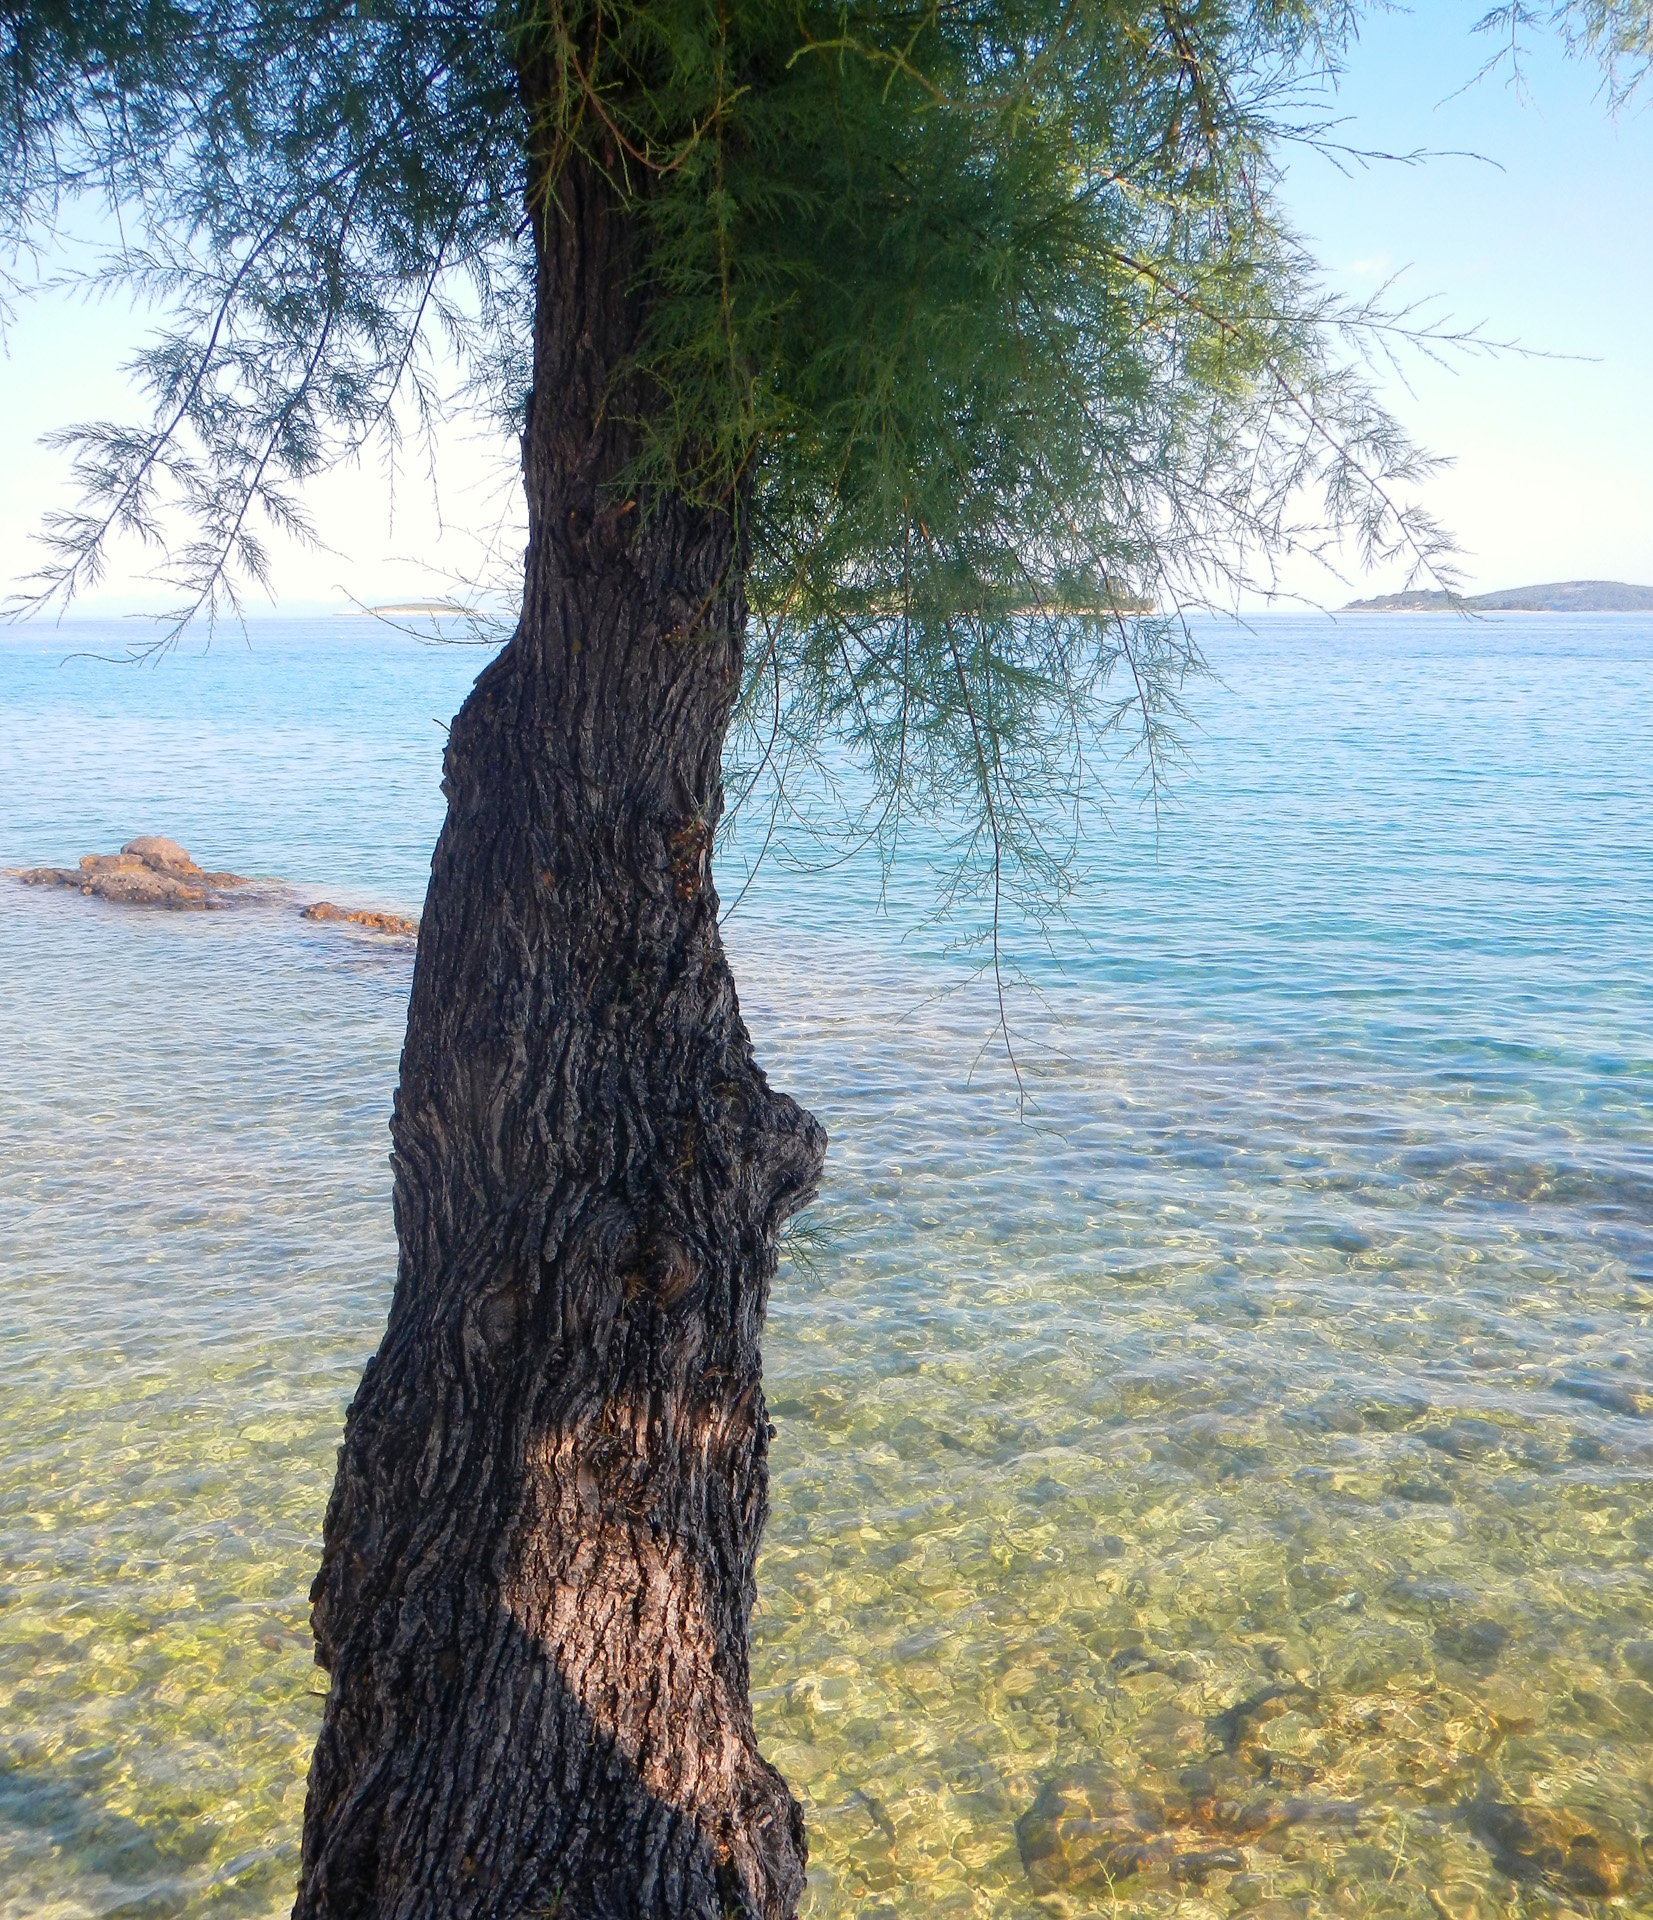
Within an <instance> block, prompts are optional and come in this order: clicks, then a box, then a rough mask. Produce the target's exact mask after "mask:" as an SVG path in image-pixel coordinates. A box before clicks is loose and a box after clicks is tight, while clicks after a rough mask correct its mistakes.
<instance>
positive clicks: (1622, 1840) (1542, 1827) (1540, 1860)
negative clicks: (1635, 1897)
mask: <svg viewBox="0 0 1653 1920" xmlns="http://www.w3.org/2000/svg"><path fill="white" fill-rule="evenodd" d="M1465 1813H1466V1820H1467V1824H1468V1826H1469V1830H1470V1832H1471V1833H1473V1834H1474V1835H1475V1837H1476V1839H1477V1840H1479V1841H1480V1842H1481V1844H1482V1845H1483V1846H1484V1847H1485V1848H1486V1849H1487V1851H1488V1852H1489V1853H1490V1854H1491V1855H1492V1860H1493V1865H1494V1866H1496V1867H1497V1868H1498V1870H1499V1871H1500V1872H1501V1873H1506V1874H1508V1875H1509V1877H1510V1878H1511V1879H1512V1880H1525V1881H1534V1880H1536V1881H1539V1882H1541V1883H1542V1884H1544V1885H1547V1886H1551V1887H1555V1888H1558V1889H1559V1890H1561V1891H1563V1892H1566V1893H1573V1894H1582V1895H1583V1896H1584V1897H1585V1898H1586V1899H1588V1900H1613V1899H1616V1898H1618V1896H1619V1895H1621V1894H1625V1893H1633V1892H1634V1891H1635V1890H1636V1889H1637V1888H1638V1887H1639V1886H1641V1885H1642V1883H1643V1881H1644V1879H1645V1878H1646V1875H1645V1874H1644V1872H1643V1870H1642V1866H1641V1863H1640V1861H1639V1860H1638V1859H1637V1858H1636V1849H1635V1846H1634V1844H1633V1842H1632V1841H1631V1840H1630V1838H1629V1837H1628V1836H1627V1835H1626V1834H1623V1833H1620V1832H1618V1831H1617V1830H1616V1829H1614V1828H1613V1827H1610V1826H1609V1825H1607V1823H1606V1822H1604V1821H1601V1820H1598V1819H1596V1818H1595V1817H1594V1816H1593V1815H1592V1816H1590V1817H1589V1818H1586V1817H1585V1816H1584V1815H1582V1814H1579V1813H1575V1812H1573V1811H1572V1809H1571V1808H1568V1807H1540V1806H1525V1807H1518V1806H1511V1805H1509V1804H1508V1803H1507V1802H1504V1801H1501V1800H1494V1799H1493V1798H1491V1796H1490V1795H1483V1796H1482V1797H1481V1798H1480V1799H1478V1800H1476V1801H1474V1802H1473V1803H1472V1804H1471V1805H1470V1806H1469V1807H1468V1808H1467V1809H1466V1810H1465Z"/></svg>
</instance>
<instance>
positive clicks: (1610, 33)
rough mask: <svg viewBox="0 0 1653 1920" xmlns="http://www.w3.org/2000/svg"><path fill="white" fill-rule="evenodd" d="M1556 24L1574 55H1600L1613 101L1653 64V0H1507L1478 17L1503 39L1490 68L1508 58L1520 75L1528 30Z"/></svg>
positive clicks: (1479, 26)
mask: <svg viewBox="0 0 1653 1920" xmlns="http://www.w3.org/2000/svg"><path fill="white" fill-rule="evenodd" d="M1544 29H1558V30H1559V31H1560V33H1561V34H1562V35H1563V37H1564V38H1565V40H1566V42H1567V46H1568V49H1569V50H1570V51H1571V52H1572V53H1574V54H1575V55H1580V56H1582V57H1584V58H1587V59H1593V60H1597V61H1599V62H1600V63H1601V66H1602V68H1603V70H1604V72H1605V74H1606V76H1607V86H1608V91H1609V93H1610V95H1611V97H1612V100H1613V104H1614V105H1615V106H1622V105H1623V104H1624V103H1625V102H1626V101H1627V100H1628V99H1629V98H1630V96H1631V95H1632V94H1633V93H1634V92H1635V91H1636V89H1637V88H1638V87H1639V86H1640V85H1641V83H1642V81H1643V80H1644V79H1645V78H1646V76H1647V71H1648V67H1649V65H1653V0H1538V4H1534V3H1533V0H1507V4H1505V5H1502V6H1497V7H1494V8H1493V9H1492V10H1491V12H1489V13H1486V14H1484V15H1483V16H1482V17H1481V19H1480V20H1479V21H1477V22H1476V28H1475V30H1476V32H1477V33H1485V34H1490V35H1493V36H1495V37H1496V38H1498V39H1500V40H1502V41H1503V43H1504V44H1503V45H1502V46H1501V48H1500V50H1499V52H1498V53H1497V54H1495V55H1494V56H1493V58H1492V60H1491V61H1490V62H1489V63H1488V68H1487V70H1488V71H1491V70H1492V69H1494V68H1497V67H1500V66H1503V65H1505V64H1506V63H1507V64H1508V65H1509V67H1510V68H1511V69H1512V71H1514V73H1515V74H1516V75H1517V76H1519V70H1520V61H1521V49H1522V39H1521V36H1522V34H1523V33H1524V32H1527V31H1529V30H1540V31H1541V30H1544Z"/></svg>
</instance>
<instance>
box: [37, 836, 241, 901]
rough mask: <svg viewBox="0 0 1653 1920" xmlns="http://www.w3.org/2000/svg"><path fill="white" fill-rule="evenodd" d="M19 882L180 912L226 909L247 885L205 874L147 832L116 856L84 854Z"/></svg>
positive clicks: (172, 844) (233, 877) (230, 876)
mask: <svg viewBox="0 0 1653 1920" xmlns="http://www.w3.org/2000/svg"><path fill="white" fill-rule="evenodd" d="M18 878H19V879H20V880H21V881H22V882H23V884H24V886H26V887H72V888H74V889H75V890H76V891H77V892H79V893H83V894H86V895H87V896H88V897H90V898H94V899H98V900H108V901H112V902H113V903H114V904H116V905H117V906H123V907H168V908H171V909H173V910H174V911H184V912H205V911H207V910H209V909H211V908H213V907H221V906H224V905H227V904H228V895H229V894H230V893H232V892H233V891H234V890H235V889H236V888H238V887H245V886H247V885H248V884H249V882H248V881H246V880H245V879H243V878H242V876H241V875H240V874H238V873H209V872H207V871H206V870H205V869H203V868H201V867H198V866H197V865H196V864H195V862H194V861H193V860H192V859H191V858H190V856H189V854H188V853H187V852H186V851H185V850H184V848H182V847H181V846H179V844H178V842H177V841H176V840H166V839H162V838H161V837H160V836H159V835H157V834H148V833H146V834H140V835H139V836H138V837H137V839H135V840H128V841H127V843H126V845H125V846H124V847H122V848H121V850H120V852H119V853H88V854H83V855H82V856H81V861H80V865H79V866H78V867H32V868H30V869H28V870H27V871H25V872H23V873H20V874H19V875H18Z"/></svg>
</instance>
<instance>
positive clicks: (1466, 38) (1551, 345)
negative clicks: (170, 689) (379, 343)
mask: <svg viewBox="0 0 1653 1920" xmlns="http://www.w3.org/2000/svg"><path fill="white" fill-rule="evenodd" d="M1486 4H1487V0H1469V4H1463V3H1462V0H1415V4H1413V5H1411V6H1410V7H1396V8H1393V9H1391V10H1388V11H1385V12H1373V13H1372V14H1370V15H1369V17H1368V18H1367V20H1366V22H1365V24H1364V26H1363V29H1362V33H1361V38H1360V41H1359V43H1358V45H1357V46H1356V47H1355V48H1354V49H1353V51H1352V53H1351V56H1350V58H1349V61H1348V64H1347V70H1346V72H1345V74H1344V76H1343V79H1342V82H1341V84H1340V88H1339V91H1338V94H1337V96H1336V98H1335V100H1334V101H1333V102H1332V104H1331V111H1332V112H1333V113H1335V115H1336V117H1337V118H1338V120H1339V123H1340V124H1339V127H1338V130H1337V134H1336V138H1337V139H1338V140H1339V141H1342V142H1345V143H1347V145H1348V146H1350V147H1351V148H1356V149H1361V150H1366V151H1371V152H1379V153H1390V154H1404V153H1411V152H1414V151H1417V150H1427V151H1429V152H1430V153H1432V154H1434V155H1436V156H1437V157H1434V158H1431V159H1428V160H1426V161H1423V162H1421V163H1419V164H1417V165H1399V164H1394V163H1389V162H1383V161H1373V162H1370V163H1367V164H1359V163H1354V162H1345V163H1344V164H1343V165H1342V166H1341V167H1340V166H1338V165H1337V164H1334V163H1333V162H1332V161H1331V160H1330V159H1328V158H1325V157H1323V156H1321V155H1319V154H1316V153H1313V152H1307V151H1300V152H1297V153H1295V154H1294V155H1293V156H1292V157H1291V158H1290V160H1289V163H1288V171H1287V178H1286V184H1285V195H1286V201H1287V205H1288V207H1289V209H1290V212H1291V214H1292V217H1293V218H1294V220H1295V222H1296V224H1297V225H1298V227H1299V229H1300V230H1301V231H1302V232H1303V233H1304V234H1305V235H1306V236H1307V237H1308V239H1309V240H1310V242H1311V244H1312V247H1313V250H1314V252H1315V254H1316V256H1317V257H1318V258H1319V259H1320V260H1321V262H1322V263H1323V265H1324V269H1325V272H1326V277H1327V280H1328V282H1329V284H1330V285H1331V286H1332V287H1334V288H1335V289H1337V290H1339V291H1341V292H1343V293H1346V294H1348V295H1350V296H1352V297H1360V298H1364V297H1367V296H1369V295H1371V294H1373V293H1375V292H1376V291H1377V290H1378V289H1379V288H1380V287H1382V286H1383V285H1384V284H1385V283H1386V282H1389V281H1390V280H1391V279H1394V278H1395V276H1398V279H1396V280H1395V285H1394V289H1393V291H1392V293H1391V296H1390V297H1391V298H1392V299H1398V300H1415V301H1420V302H1423V303H1425V309H1424V310H1425V311H1426V312H1427V313H1428V314H1430V315H1431V316H1433V317H1435V318H1438V319H1442V320H1450V321H1451V322H1453V323H1455V324H1457V325H1460V326H1474V325H1480V326H1482V327H1484V329H1485V334H1486V337H1487V338H1489V339H1493V340H1500V341H1514V342H1519V343H1520V344H1521V345H1522V346H1523V347H1525V348H1528V349H1531V350H1532V351H1533V353H1534V354H1537V355H1540V356H1544V357H1531V355H1528V354H1521V353H1502V354H1490V355H1487V354H1471V355H1457V356H1454V357H1453V358H1452V360H1451V361H1450V364H1449V365H1448V366H1446V367H1441V366H1437V365H1434V364H1432V363H1431V362H1430V361H1429V360H1428V359H1426V358H1424V357H1421V356H1416V355H1413V356H1411V357H1409V358H1408V359H1407V360H1406V362H1405V365H1404V369H1403V372H1402V373H1394V372H1390V371H1384V372H1383V373H1382V375H1381V377H1380V382H1379V384H1380V386H1381V389H1382V391H1383V393H1384V396H1385V398H1386V400H1387V401H1388V403H1389V405H1390V407H1391V408H1392V410H1393V411H1394V412H1395V413H1396V414H1397V415H1398V416H1399V417H1400V419H1401V420H1402V422H1403V423H1404V424H1405V425H1406V426H1407V427H1408V428H1409V429H1410V431H1411V432H1412V434H1413V435H1414V437H1415V438H1417V439H1418V440H1419V441H1421V442H1422V443H1423V444H1424V445H1426V446H1428V447H1430V448H1431V449H1432V450H1434V451H1435V452H1437V453H1439V454H1441V455H1443V456H1445V457H1446V458H1447V459H1448V460H1449V461H1450V465H1448V466H1447V467H1446V468H1445V469H1443V471H1442V472H1441V473H1440V474H1439V475H1438V476H1437V477H1436V478H1435V479H1433V480H1431V481H1430V482H1428V483H1427V484H1426V485H1425V486H1424V487H1423V488H1422V490H1421V498H1422V499H1423V501H1424V503H1425V504H1426V505H1427V506H1429V507H1430V508H1431V509H1432V510H1433V511H1434V512H1435V513H1436V514H1437V516H1438V517H1439V518H1440V519H1442V520H1443V521H1444V522H1445V523H1446V524H1447V525H1448V526H1449V527H1450V528H1451V529H1452V530H1453V532H1454V534H1455V535H1456V537H1457V539H1458V541H1459V545H1460V548H1461V560H1460V565H1461V571H1462V575H1463V580H1464V584H1465V586H1466V588H1467V590H1469V591H1479V590H1490V589H1494V588H1498V587H1506V586H1518V585H1525V584H1528V583H1534V582H1540V581H1549V580H1563V579H1619V580H1632V581H1641V582H1646V583H1650V584H1653V365H1650V362H1653V347H1650V345H1649V344H1648V343H1649V338H1650V335H1653V325H1650V318H1653V248H1650V247H1649V245H1648V223H1649V214H1650V211H1653V89H1650V95H1649V100H1648V102H1647V104H1645V105H1643V106H1639V107H1638V106H1637V105H1635V104H1633V105H1632V106H1631V107H1630V108H1629V109H1628V110H1626V111H1625V112H1623V113H1621V114H1619V115H1618V116H1616V117H1615V115H1614V114H1613V113H1612V112H1611V110H1610V108H1609V105H1608V103H1607V101H1606V99H1605V98H1604V96H1603V92H1602V87H1601V76H1600V74H1599V71H1598V70H1597V69H1595V68H1594V67H1592V66H1589V65H1587V64H1585V63H1582V62H1576V61H1570V60H1568V59H1567V58H1565V57H1564V55H1563V53H1562V52H1561V50H1560V48H1559V46H1558V44H1557V43H1556V42H1555V41H1554V40H1553V39H1546V38H1543V37H1534V38H1533V39H1532V40H1531V41H1530V42H1529V45H1528V48H1527V52H1526V54H1525V57H1524V58H1523V61H1522V65H1521V69H1520V73H1519V76H1518V77H1517V76H1514V75H1512V74H1511V72H1510V71H1509V69H1508V67H1507V66H1506V67H1505V68H1503V69H1501V70H1500V71H1499V72H1498V73H1495V74H1493V75H1491V76H1489V77H1486V78H1483V79H1481V80H1479V81H1477V80H1476V77H1475V76H1476V74H1477V71H1478V69H1479V68H1480V66H1481V65H1482V63H1483V62H1484V60H1485V59H1486V58H1487V57H1488V55H1489V54H1490V53H1492V52H1493V51H1494V49H1493V48H1492V47H1491V46H1490V45H1489V44H1488V42H1487V41H1486V40H1485V39H1484V38H1477V37H1476V36H1475V35H1474V34H1473V32H1472V28H1473V25H1474V22H1475V21H1476V19H1478V18H1479V17H1480V15H1481V14H1482V13H1483V12H1484V11H1485V7H1486ZM1467 156H1473V157H1467ZM142 330H143V322H142V319H141V316H134V315H133V314H131V313H130V312H128V311H127V310H125V309H124V308H122V307H120V306H118V305H104V306H92V307H88V306H85V305H82V304H79V303H77V302H75V301H72V300H70V299H68V298H66V297H63V296H61V295H58V296H51V297H43V298H40V299H37V300H35V301H33V302H31V303H29V304H27V305H25V306H24V307H23V308H22V309H21V311H20V313H19V315H18V317H17V319H16V321H15V323H14V324H13V326H12V327H11V329H10V330H9V332H8V336H7V340H6V354H7V358H6V360H5V362H4V366H3V372H0V379H3V381H4V393H5V405H4V407H3V409H0V582H3V583H4V584H5V586H6V587H7V588H10V587H11V586H12V585H14V584H15V583H16V582H17V581H18V580H19V579H20V578H21V577H22V576H24V575H25V574H26V573H27V572H28V571H29V570H30V568H31V567H32V566H33V565H35V564H36V556H35V554H34V552H33V550H32V543H31V539H30V535H31V532H32V530H33V528H35V527H36V526H37V525H38V523H39V516H40V514H41V512H42V510H43V509H45V508H47V507H49V506H51V505H52V504H53V503H56V502H61V503H64V504H67V503H68V501H69V499H70V492H69V488H68V486H67V476H66V463H65V460H64V458H63V456H62V455H61V454H60V453H55V452H52V451H50V450H48V449H46V448H43V447H42V446H41V445H40V437H41V435H42V434H44V433H46V432H47V431H49V430H50V429H51V428H53V427H55V426H59V425H62V424H64V423H66V422H69V421H73V420H81V419H88V418H117V419H119V418H131V417H132V416H133V413H134V407H133V403H132V399H131V396H130V393H129V391H128V389H127V388H126V385H125V382H124V380H123V377H122V375H121V371H120V368H121V363H122V361H123V359H124V358H125V357H126V355H127V354H128V353H129V352H130V351H131V350H132V348H133V346H134V345H135V344H136V342H137V340H138V339H139V338H140V337H141V333H142ZM306 502H307V505H308V507H309V509H310V512H311V514H312V516H313V518H314V519H315V521H316V523H317V524H318V526H319V527H320V528H321V529H322V530H323V533H324V536H325V540H326V547H325V549H324V550H322V551H319V552H318V551H311V550H306V549H304V548H302V547H299V546H296V545H294V544H292V543H282V542H276V543H273V546H274V553H275V585H276V591H277V603H276V605H275V607H274V608H273V609H271V608H268V607H264V606H260V605H259V604H257V603H255V604H254V606H253V607H252V608H251V611H253V612H255V613H256V612H259V611H272V610H273V611H276V612H279V613H289V614H291V613H309V612H316V611H321V610H324V609H335V608H338V609H342V608H346V607H348V606H349V604H350V603H351V602H352V601H355V602H358V603H363V604H369V605H374V604H381V603H384V602H387V601H397V600H407V599H424V598H429V597H433V596H435V595H438V594H440V593H442V592H444V591H445V590H446V589H447V588H448V587H449V586H450V584H451V583H452V582H455V581H464V580H467V579H474V578H476V577H477V576H478V574H479V573H481V572H483V571H484V570H485V569H486V568H487V566H488V564H489V562H488V560H487V558H486V556H487V555H488V553H489V552H490V551H497V549H498V548H499V545H500V538H501V529H502V528H503V529H505V535H504V540H505V546H506V548H507V550H509V549H510V547H511V546H512V545H513V544H514V536H513V534H512V533H511V531H510V529H511V528H512V526H513V519H514V513H515V499H514V488H513V484H512V480H511V472H510V456H509V454H508V452H507V451H506V450H504V449H501V448H500V447H498V446H497V445H495V444H492V443H490V442H486V441H479V440H478V439H476V438H475V436H474V435H471V434H467V433H465V432H462V431H460V430H457V429H455V430H454V431H451V432H449V433H448V434H446V435H445V436H444V438H443V440H442V442H441V444H440V446H439V448H438V453H437V459H436V463H435V485H434V488H433V485H432V481H431V478H430V476H429V475H428V474H427V472H426V470H425V467H424V463H423V461H422V460H418V461H415V462H414V463H412V464H411V465H410V466H408V467H407V468H405V469H404V470H403V471H401V472H399V473H391V472H387V471H386V470H385V469H384V467H383V466H382V464H381V463H380V462H378V461H376V460H371V459H370V460H369V461H367V462H366V463H364V464H363V465H362V466H361V467H359V468H355V469H349V470H345V471H342V472H338V473H335V474H333V475H330V476H328V477H326V478H324V479H322V480H320V481H318V482H316V483H315V484H313V485H312V487H311V488H310V489H309V492H308V494H307V496H306ZM146 564H148V563H146V562H145V561H144V559H143V557H142V556H141V555H139V556H131V564H125V565H123V564H117V565H116V566H115V567H113V568H112V569H111V571H110V574H109V577H108V578H107V580H106V581H105V582H104V583H103V584H102V585H101V586H100V587H99V588H98V589H96V590H95V591H93V592H91V593H89V594H87V595H86V596H84V598H83V599H82V600H81V601H80V602H78V603H77V610H78V611H79V612H81V613H83V614H99V615H111V614H120V613H128V612H139V611H144V610H156V609H159V608H161V607H163V606H165V605H166V604H169V598H170V597H169V595H168V594H167V593H166V591H165V589H164V588H162V587H160V586H158V585H157V584H156V583H155V582H153V581H152V580H149V579H146V578H145V577H144V572H143V569H144V566H145V565H146ZM1403 573H1404V568H1403V567H1399V566H1397V567H1395V568H1393V569H1391V570H1389V571H1388V572H1387V573H1384V574H1380V575H1376V576H1362V575H1360V574H1359V573H1358V572H1357V571H1355V570H1354V568H1353V567H1352V565H1349V564H1347V563H1345V569H1344V573H1343V575H1342V576H1341V577H1340V576H1338V575H1336V574H1334V573H1330V572H1328V571H1327V570H1326V569H1325V568H1323V567H1321V566H1319V565H1317V564H1315V563H1313V562H1310V561H1308V560H1306V559H1304V560H1297V561H1293V562H1290V563H1288V565H1287V567H1286V569H1285V571H1284V573H1283V575H1282V584H1283V586H1284V587H1285V588H1286V589H1287V591H1288V593H1289V594H1291V595H1294V596H1300V597H1301V599H1303V600H1306V601H1308V602H1310V603H1312V604H1315V605H1326V606H1337V605H1340V604H1342V603H1343V602H1344V601H1346V600H1347V599H1349V598H1350V597H1352V596H1353V595H1354V594H1356V593H1359V594H1369V593H1375V592H1383V591H1387V590H1390V589H1392V588H1395V587H1398V586H1401V585H1403V584H1404V580H1403V578H1402V575H1403Z"/></svg>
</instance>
